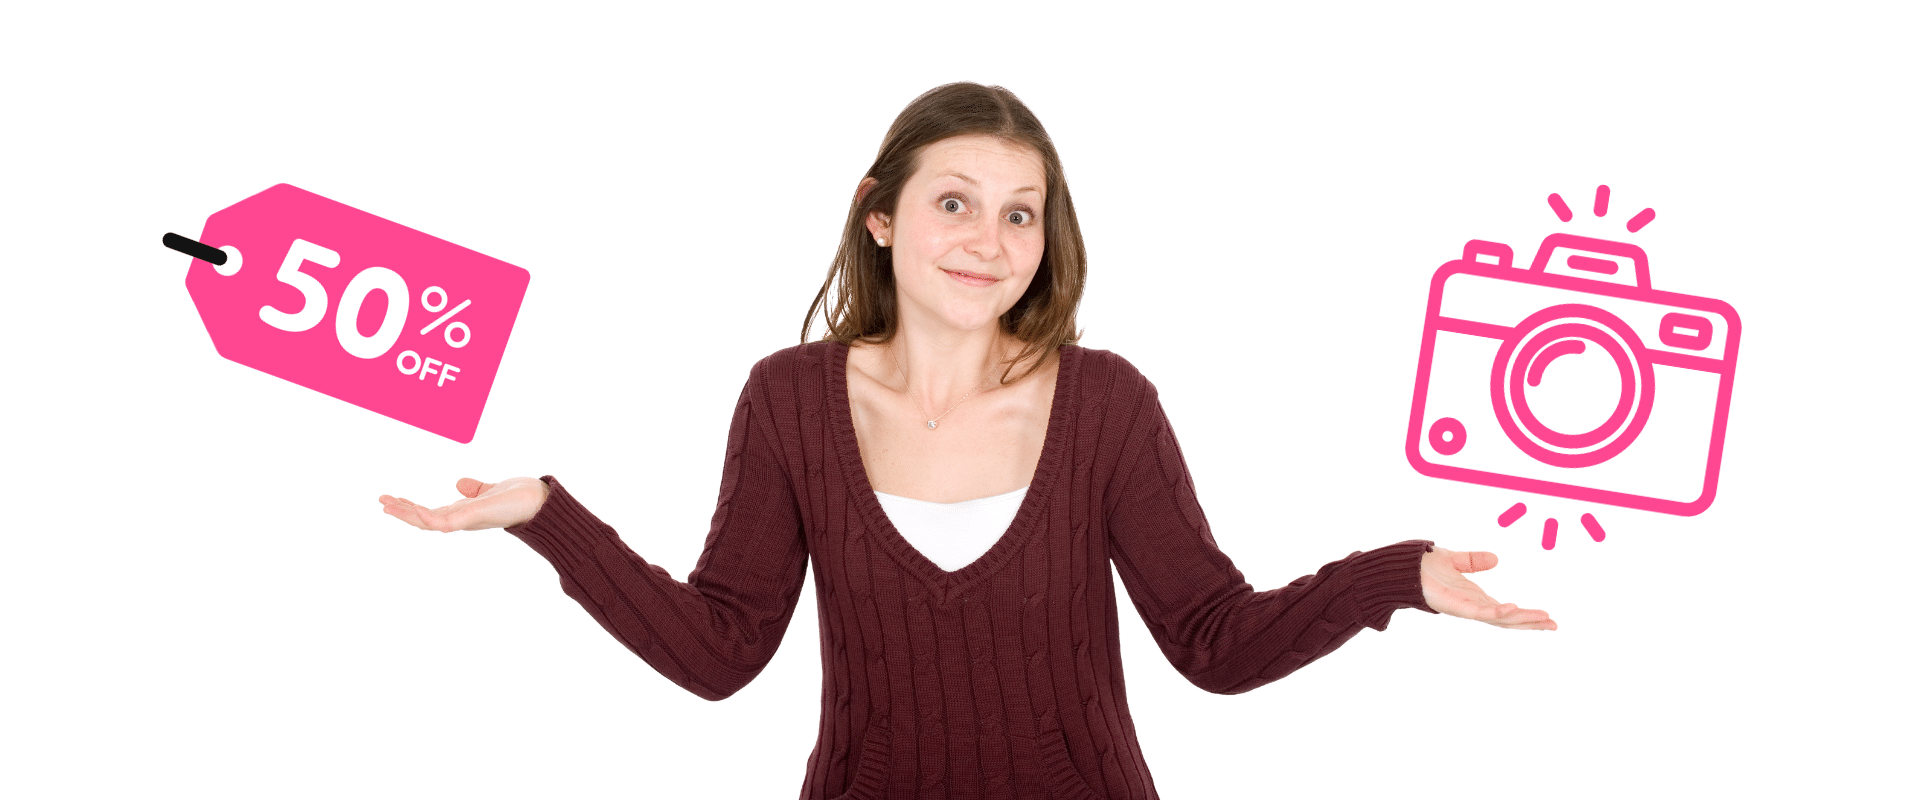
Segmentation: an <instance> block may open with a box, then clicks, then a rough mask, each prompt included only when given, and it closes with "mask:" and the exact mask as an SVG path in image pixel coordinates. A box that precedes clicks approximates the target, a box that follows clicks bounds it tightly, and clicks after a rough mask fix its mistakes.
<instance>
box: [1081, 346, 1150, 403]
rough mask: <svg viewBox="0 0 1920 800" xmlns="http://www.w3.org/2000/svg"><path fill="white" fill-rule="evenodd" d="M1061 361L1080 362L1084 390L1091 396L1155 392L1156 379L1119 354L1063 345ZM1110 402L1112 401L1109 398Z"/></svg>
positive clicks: (1103, 396) (1110, 396)
mask: <svg viewBox="0 0 1920 800" xmlns="http://www.w3.org/2000/svg"><path fill="white" fill-rule="evenodd" d="M1060 359H1061V364H1062V365H1065V364H1067V363H1068V361H1069V360H1070V359H1071V360H1073V361H1076V362H1077V369H1076V370H1075V371H1076V372H1077V373H1078V378H1079V383H1080V389H1081V393H1082V394H1083V395H1087V396H1090V397H1100V398H1112V397H1115V396H1123V397H1124V396H1129V395H1134V394H1152V393H1154V392H1155V391H1156V390H1155V389H1154V386H1153V382H1152V381H1149V380H1147V376H1145V375H1143V374H1141V373H1140V369H1139V368H1138V367H1135V366H1134V365H1133V362H1131V361H1128V360H1127V359H1125V358H1124V357H1122V356H1121V355H1120V354H1119V353H1115V352H1113V351H1112V350H1096V349H1094V348H1091V347H1082V346H1080V345H1077V344H1069V345H1062V346H1061V347H1060ZM1108 402H1111V400H1108Z"/></svg>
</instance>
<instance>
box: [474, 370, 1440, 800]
mask: <svg viewBox="0 0 1920 800" xmlns="http://www.w3.org/2000/svg"><path fill="white" fill-rule="evenodd" d="M846 358H847V348H846V346H844V345H840V344H837V343H831V342H815V343H811V344H806V345H800V346H798V347H792V348H788V349H786V350H782V351H780V352H777V353H774V354H773V355H771V356H768V357H767V358H765V359H763V360H762V361H761V362H760V363H759V364H757V365H755V366H754V368H753V371H752V374H751V375H750V377H749V378H748V380H747V385H746V388H745V390H743V391H742V392H741V394H740V402H739V404H738V406H736V407H735V409H734V415H733V426H732V431H731V432H730V433H729V435H728V437H727V455H726V465H725V468H724V470H723V473H722V478H721V481H720V499H719V506H718V508H717V509H715V511H714V514H713V524H712V527H711V528H710V530H709V532H708V534H707V543H706V549H705V550H703V551H702V552H701V554H700V561H699V564H698V566H696V567H695V568H694V570H693V572H692V574H690V575H689V576H688V577H687V582H686V583H681V582H679V581H676V580H674V579H673V578H672V577H671V576H670V575H668V574H667V571H666V570H665V569H662V568H660V567H657V566H653V565H650V564H648V563H647V562H646V561H645V560H643V559H641V558H640V556H638V555H635V554H634V553H633V551H632V550H629V549H628V548H627V547H626V546H625V545H624V544H623V543H622V542H621V541H620V538H619V536H618V535H617V534H615V533H614V530H613V528H612V527H609V526H608V525H607V524H606V523H603V522H601V521H600V520H599V519H597V518H595V517H594V516H593V514H592V513H590V512H588V511H587V509H586V508H585V507H583V506H581V505H580V503H579V501H577V500H576V499H574V497H573V496H572V495H571V494H568V493H567V490H566V488H565V487H563V486H561V485H560V482H559V481H557V480H554V479H553V477H552V476H547V477H546V478H545V480H546V481H547V483H548V485H549V486H550V487H551V488H552V492H551V494H550V495H549V496H548V498H547V501H546V504H545V505H544V506H542V507H541V509H540V511H539V513H538V515H537V516H535V517H534V518H533V519H531V520H529V521H527V523H526V524H524V525H519V526H516V527H513V528H509V529H508V530H509V531H510V532H512V533H513V534H514V535H515V536H518V537H520V538H521V539H522V540H524V541H525V542H526V543H527V544H528V545H531V546H532V547H533V549H534V550H536V551H538V552H539V553H540V554H541V555H542V556H545V557H546V559H547V560H548V561H550V562H552V564H553V566H554V568H555V569H557V570H558V571H559V573H560V582H561V586H562V587H563V588H564V589H565V590H566V592H567V594H568V595H570V596H572V597H573V598H574V599H575V600H578V601H579V602H580V604H581V605H582V606H585V607H586V609H587V611H588V613H590V614H592V615H593V616H594V618H595V619H597V620H599V621H600V624H601V625H603V626H605V627H606V629H607V630H608V631H609V632H611V633H612V634H613V635H614V637H615V638H617V639H619V640H620V641H621V643H622V644H625V645H626V646H627V647H628V649H631V650H632V651H633V652H634V653H636V654H638V655H639V656H640V657H641V658H643V659H645V660H646V662H647V663H648V664H651V665H652V666H653V668H654V669H656V670H659V671H660V673H661V674H662V675H665V676H666V677H667V678H668V679H669V680H671V681H673V682H674V683H677V684H679V685H680V686H682V687H684V688H686V689H687V690H688V691H690V692H693V693H694V694H696V695H699V696H701V697H704V698H707V699H710V700H718V699H721V698H724V697H726V696H728V695H731V694H733V693H734V692H736V691H739V689H740V687H742V686H744V685H746V683H747V682H748V681H750V680H752V679H753V677H754V676H755V675H757V674H759V672H760V670H761V668H762V667H764V666H766V664H767V660H768V659H770V658H771V657H772V656H773V652H774V649H775V648H777V647H779V645H780V639H781V636H782V635H783V634H784V633H785V632H786V629H787V621H788V619H789V618H791V617H792V615H793V609H794V606H795V604H796V603H797V602H798V599H799V596H800V587H801V584H802V582H803V581H804V580H805V579H806V571H807V564H808V562H809V561H811V562H812V564H813V574H814V580H815V590H814V592H815V596H816V597H817V599H818V601H819V614H820V637H821V642H822V647H821V658H822V664H821V667H822V673H823V681H822V686H821V693H820V694H821V697H820V700H821V704H820V715H821V721H820V738H819V740H818V742H817V743H816V744H815V746H814V751H813V755H812V757H811V758H810V759H809V760H808V762H807V774H806V780H805V783H804V784H803V785H802V787H801V791H800V795H801V797H802V798H819V799H820V800H825V798H835V797H845V798H855V799H856V800H857V799H859V798H882V797H940V798H952V799H958V798H1013V797H1022V798H1026V797H1031V798H1067V799H1069V800H1084V799H1085V798H1098V797H1111V798H1151V797H1156V796H1157V795H1156V794H1155V792H1154V788H1153V781H1152V778H1151V776H1150V775H1149V774H1148V772H1147V764H1146V761H1145V759H1144V758H1143V757H1142V755H1141V752H1140V745H1139V743H1138V741H1137V740H1136V739H1135V737H1134V731H1133V720H1132V717H1131V715H1130V714H1129V713H1128V711H1127V698H1126V691H1125V685H1124V683H1123V681H1122V678H1121V672H1120V631H1119V619H1118V611H1117V607H1116V604H1115V596H1114V587H1113V577H1112V574H1113V573H1112V572H1111V571H1110V570H1109V569H1108V567H1107V564H1108V563H1109V562H1111V563H1112V564H1113V565H1114V566H1116V567H1118V569H1119V572H1120V577H1121V578H1122V579H1123V580H1124V581H1125V582H1126V585H1127V594H1128V596H1129V597H1130V598H1131V599H1132V600H1133V605H1134V608H1135V609H1137V610H1138V611H1139V612H1140V616H1141V618H1143V619H1144V620H1146V624H1147V629H1148V630H1149V631H1151V632H1152V634H1153V638H1154V641H1155V642H1156V643H1158V644H1159V645H1160V650H1161V652H1163V653H1165V654H1166V656H1167V659H1168V660H1169V661H1171V662H1172V663H1173V666H1174V667H1175V668H1177V669H1179V671H1180V673H1181V674H1182V675H1185V676H1186V677H1187V679H1188V680H1190V681H1192V682H1193V683H1194V684H1195V685H1197V686H1199V687H1200V688H1202V689H1205V690H1207V691H1210V692H1220V693H1223V694H1233V693H1238V692H1244V691H1247V690H1250V689H1253V688H1255V687H1258V686H1261V685H1263V684H1266V683H1268V682H1270V681H1274V680H1277V679H1279V678H1280V677H1282V676H1284V675H1286V674H1288V673H1290V672H1292V671H1294V670H1296V669H1299V668H1300V667H1302V666H1304V665H1306V664H1308V663H1310V662H1312V661H1313V660H1314V659H1317V658H1319V657H1321V656H1323V655H1326V654H1327V653H1328V652H1331V651H1332V650H1333V649H1334V648H1336V647H1339V646H1340V645H1341V644H1343V643H1345V642H1346V641H1347V640H1348V639H1350V638H1352V637H1353V636H1354V635H1355V634H1357V633H1359V632H1360V629H1361V628H1362V627H1371V628H1375V629H1379V630H1384V629H1385V628H1386V626H1387V619H1388V617H1389V616H1390V615H1391V614H1392V613H1393V611H1394V610H1395V609H1398V608H1408V607H1412V608H1418V609H1421V610H1424V611H1428V612H1431V611H1432V609H1430V608H1428V607H1427V606H1426V603H1425V602H1424V601H1423V600H1422V594H1421V590H1420V561H1421V554H1422V553H1424V552H1426V551H1428V550H1430V549H1431V544H1430V543H1428V542H1424V541H1410V542H1402V543H1400V544H1396V545H1391V546H1388V547H1383V548H1380V549H1378V550H1372V551H1368V552H1364V553H1358V552H1357V553H1354V554H1353V555H1351V556H1349V557H1347V558H1345V559H1342V560H1340V561H1336V562H1334V563H1331V564H1328V565H1326V566H1325V567H1322V568H1321V569H1320V571H1319V572H1317V573H1315V574H1313V575H1308V576H1305V577H1302V578H1300V579H1299V580H1296V581H1294V582H1293V583H1290V584H1288V585H1286V586H1284V587H1281V588H1279V589H1274V590H1270V591H1265V592H1256V591H1254V589H1253V587H1251V586H1249V585H1247V582H1246V581H1245V580H1244V579H1242V577H1241V574H1240V571H1239V570H1237V569H1235V568H1234V566H1233V562H1232V561H1230V560H1229V559H1228V558H1227V556H1226V555H1225V554H1223V553H1221V552H1220V550H1219V549H1218V548H1217V547H1215V545H1214V541H1213V536H1212V534H1211V533H1210V532H1209V530H1208V528H1207V522H1206V518H1205V517H1204V516H1202V514H1201V512H1200V506H1199V504H1198V503H1196V502H1195V500H1194V494H1193V485H1192V482H1191V481H1190V480H1189V478H1188V475H1187V468H1186V463H1185V462H1184V461H1183V460H1182V457H1181V455H1180V448H1179V445H1178V444H1176V443H1175V441H1174V438H1173V431H1172V430H1171V429H1170V428H1169V427H1168V424H1167V418H1166V415H1165V414H1164V413H1163V412H1162V411H1161V409H1160V403H1159V400H1158V395H1157V393H1156V392H1155V390H1154V387H1153V384H1151V383H1148V382H1147V380H1146V379H1145V378H1143V377H1141V375H1140V373H1139V372H1138V371H1137V370H1135V369H1134V368H1133V365H1131V364H1129V363H1127V362H1126V361H1125V360H1124V359H1122V358H1120V357H1119V356H1116V355H1114V354H1112V353H1110V352H1106V351H1102V350H1089V349H1085V348H1081V347H1076V346H1072V345H1068V346H1066V347H1063V348H1062V349H1061V358H1060V362H1061V363H1060V372H1059V378H1058V384H1057V385H1056V389H1055V392H1054V400H1053V410H1052V415H1051V416H1050V417H1049V420H1048V423H1047V434H1046V442H1045V444H1044V445H1043V448H1042V451H1041V455H1040V464H1039V466H1038V468H1037V469H1036V470H1035V472H1034V476H1033V483H1032V486H1031V488H1029V489H1028V491H1027V495H1026V498H1025V500H1024V502H1023V503H1022V504H1021V506H1020V510H1019V512H1018V514H1017V515H1016V516H1015V517H1014V520H1013V524H1012V525H1011V526H1010V527H1009V528H1008V529H1007V532H1006V534H1005V535H1004V536H1002V537H1001V538H1000V540H999V541H998V542H997V543H995V544H994V546H993V547H992V549H990V550H988V551H987V552H986V554H985V555H982V556H981V557H980V558H979V559H978V560H976V561H974V562H973V563H971V564H968V565H967V566H966V567H964V568H962V569H961V570H960V571H958V572H946V571H943V570H941V569H940V568H939V567H937V566H935V565H934V564H933V562H931V561H929V560H927V559H926V558H925V557H924V556H922V555H920V553H919V552H917V551H915V550H914V549H913V546H912V545H910V544H908V543H907V541H906V540H905V539H903V538H901V536H900V534H899V532H898V531H896V530H895V529H894V528H893V525H892V524H891V523H889V522H888V521H887V517H886V514H885V513H884V512H883V511H882V510H881V508H880V504H879V501H878V499H876V498H875V497H874V494H873V487H872V486H870V485H869V484H868V482H867V474H866V469H865V467H864V466H863V464H862V462H861V460H860V452H859V447H858V444H857V442H856V440H855V437H854V431H853V421H852V416H851V414H850V411H849V408H848V400H847V377H846Z"/></svg>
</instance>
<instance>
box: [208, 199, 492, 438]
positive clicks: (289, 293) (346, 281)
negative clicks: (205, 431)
mask: <svg viewBox="0 0 1920 800" xmlns="http://www.w3.org/2000/svg"><path fill="white" fill-rule="evenodd" d="M200 241H201V242H202V243H204V244H206V245H209V246H211V247H216V248H219V249H220V250H222V251H224V252H225V253H226V255H227V260H226V263H224V264H221V265H218V266H215V265H214V264H211V263H209V262H206V261H202V260H200V259H198V258H196V259H194V260H193V263H192V265H191V266H190V267H189V268H188V270H187V292H188V293H189V294H191V295H192V296H193V305H194V307H195V308H196V309H198V310H199V312H200V319H201V321H202V322H203V323H205V324H206V326H207V333H208V334H210V335H212V337H213V346H214V347H215V348H216V349H218V350H219V351H220V355H222V356H225V357H227V358H228V359H229V360H232V361H236V362H239V363H241V364H245V365H247V366H249V367H253V368H254V369H257V370H260V371H261V372H265V373H267V374H269V375H276V376H279V377H281V378H285V379H287V380H289V381H293V382H294V383H297V384H300V385H301V386H305V387H307V388H309V389H312V390H314V391H317V392H320V393H322V394H326V395H331V396H333V397H337V398H339V399H341V400H345V401H347V402H349V403H352V404H354V405H356V406H359V407H361V408H364V409H367V410H369V411H374V412H378V413H380V414H385V415H387V416H389V417H392V418H394V419H397V420H400V421H401V422H405V423H407V424H409V425H413V426H416V427H419V428H422V429H424V430H428V431H432V432H433V433H437V434H439V435H441V436H445V437H447V438H449V439H452V440H454V441H457V442H471V441H473V432H474V429H475V428H477V427H478V426H479V424H480V412H481V411H482V410H483V409H485V408H486V405H487V393H488V392H489V391H490V390H491V389H492V388H493V378H494V375H495V374H496V373H497V372H498V370H499V368H500V359H501V356H502V355H503V354H504V353H505V352H506V349H507V337H508V336H509V335H510V334H512V333H513V320H514V317H515V316H516V315H518V314H519V312H520V300H521V299H522V298H523V297H525V296H526V293H527V281H528V278H529V276H528V274H527V271H526V270H524V269H521V268H519V267H516V266H514V265H512V264H508V263H507V262H505V261H501V260H499V259H496V258H489V257H487V256H484V255H481V254H479V253H476V252H474V251H472V250H468V249H467V248H464V247H461V246H459V245H456V244H453V243H451V242H448V241H445V240H442V239H436V238H434V237H432V236H428V235H426V234H424V233H421V232H419V231H416V230H414V229H412V228H409V227H406V226H404V225H400V224H397V223H394V222H390V221H388V220H385V219H381V218H380V217H376V216H374V215H372V214H369V213H367V212H365V211H361V210H359V209H355V208H353V207H351V206H347V205H343V204H341V203H336V202H334V201H332V200H328V199H327V198H324V197H321V196H320V195H317V194H314V193H312V192H308V191H305V190H303V189H300V188H297V187H294V186H291V185H288V184H284V183H283V184H280V185H278V186H274V187H272V188H270V189H267V190H266V191H264V192H261V193H259V194H256V195H254V196H252V197H249V198H247V199H245V200H242V201H240V202H238V203H235V204H233V205H231V206H228V207H227V208H224V209H222V210H220V211H218V212H216V213H215V214H214V215H213V216H210V217H208V218H207V224H206V227H205V228H203V229H202V230H201V232H200ZM210 257H211V256H210Z"/></svg>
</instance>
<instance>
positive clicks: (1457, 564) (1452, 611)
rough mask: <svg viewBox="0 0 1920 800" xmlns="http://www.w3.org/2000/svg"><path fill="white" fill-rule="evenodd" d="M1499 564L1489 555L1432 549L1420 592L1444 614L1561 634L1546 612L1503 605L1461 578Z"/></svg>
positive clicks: (1423, 563) (1423, 569)
mask: <svg viewBox="0 0 1920 800" xmlns="http://www.w3.org/2000/svg"><path fill="white" fill-rule="evenodd" d="M1498 563H1500V559H1498V558H1495V557H1494V555H1493V554H1492V553H1489V552H1486V551H1475V552H1471V553H1456V552H1454V551H1452V550H1447V549H1445V548H1441V547H1435V548H1433V552H1430V553H1427V554H1426V555H1425V556H1424V557H1423V558H1422V560H1421V561H1420V590H1421V592H1423V593H1425V594H1426V599H1427V606H1428V607H1430V608H1432V609H1433V610H1435V611H1438V612H1440V613H1442V614H1448V615H1451V616H1455V617H1460V618H1462V619H1473V620H1479V621H1481V622H1484V623H1487V624H1488V625H1498V626H1500V627H1502V628H1515V629H1518V630H1528V631H1551V630H1559V628H1560V626H1559V625H1558V624H1555V623H1554V621H1553V620H1552V619H1551V618H1549V617H1548V616H1547V612H1545V611H1540V610H1538V609H1531V608H1521V607H1520V606H1518V605H1515V604H1513V603H1505V604H1502V603H1500V602H1498V601H1496V600H1494V599H1493V598H1491V597H1488V596H1487V593H1486V592H1484V591H1482V590H1481V589H1480V586H1479V585H1478V584H1476V583H1474V582H1473V581H1470V580H1467V577H1466V576H1465V575H1463V574H1461V573H1466V572H1485V571H1487V570H1490V569H1493V567H1494V565H1495V564H1498Z"/></svg>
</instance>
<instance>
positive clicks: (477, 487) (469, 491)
mask: <svg viewBox="0 0 1920 800" xmlns="http://www.w3.org/2000/svg"><path fill="white" fill-rule="evenodd" d="M453 487H454V488H455V489H459V490H460V493H461V494H464V495H466V496H468V497H479V496H480V495H482V494H485V493H486V491H487V490H488V489H492V488H493V484H491V483H481V482H479V481H477V480H474V479H472V478H461V479H460V480H459V482H457V483H455V484H454V485H453Z"/></svg>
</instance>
